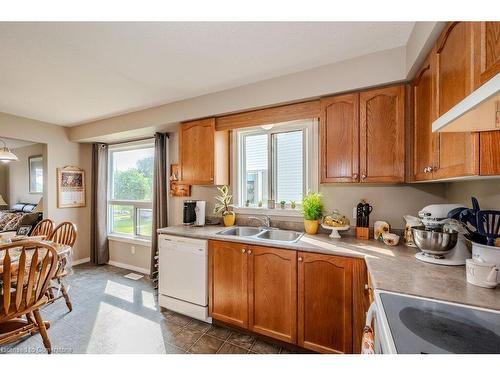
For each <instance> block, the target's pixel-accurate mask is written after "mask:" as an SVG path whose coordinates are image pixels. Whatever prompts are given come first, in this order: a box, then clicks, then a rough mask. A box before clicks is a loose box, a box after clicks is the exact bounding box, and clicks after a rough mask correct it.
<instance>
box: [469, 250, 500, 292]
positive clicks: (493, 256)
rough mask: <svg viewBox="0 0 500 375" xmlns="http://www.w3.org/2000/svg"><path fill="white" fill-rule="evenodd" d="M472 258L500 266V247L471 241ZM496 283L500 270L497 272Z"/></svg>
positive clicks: (498, 280) (499, 281)
mask: <svg viewBox="0 0 500 375" xmlns="http://www.w3.org/2000/svg"><path fill="white" fill-rule="evenodd" d="M472 259H473V260H475V261H477V262H480V263H481V262H485V263H491V264H494V265H495V266H496V267H497V268H500V247H498V246H488V245H483V244H480V243H476V242H472ZM497 283H499V284H500V272H499V273H498V274H497Z"/></svg>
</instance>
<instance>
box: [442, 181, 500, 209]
mask: <svg viewBox="0 0 500 375" xmlns="http://www.w3.org/2000/svg"><path fill="white" fill-rule="evenodd" d="M471 196H474V197H476V198H477V199H478V201H479V206H480V207H481V208H482V209H485V210H500V178H494V179H487V180H471V181H456V182H449V183H448V184H447V186H446V198H447V200H448V202H449V203H458V204H463V205H464V206H466V207H471V200H470V198H471Z"/></svg>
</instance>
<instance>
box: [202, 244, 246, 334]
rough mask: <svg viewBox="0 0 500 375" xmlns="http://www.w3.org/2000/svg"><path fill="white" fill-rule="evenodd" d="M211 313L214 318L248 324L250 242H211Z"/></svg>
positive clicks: (209, 282) (241, 325)
mask: <svg viewBox="0 0 500 375" xmlns="http://www.w3.org/2000/svg"><path fill="white" fill-rule="evenodd" d="M208 251H209V258H208V267H209V272H208V278H209V280H208V284H209V299H208V305H209V312H210V316H211V317H212V318H214V319H217V320H220V321H223V322H226V323H229V324H233V325H235V326H239V327H242V328H247V327H248V280H247V277H248V274H247V263H248V262H247V260H248V256H247V251H248V245H243V244H239V243H233V242H222V241H209V248H208Z"/></svg>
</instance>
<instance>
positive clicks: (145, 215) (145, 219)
mask: <svg viewBox="0 0 500 375" xmlns="http://www.w3.org/2000/svg"><path fill="white" fill-rule="evenodd" d="M152 227H153V210H152V209H150V208H139V209H138V210H137V233H138V234H139V236H145V237H150V236H151V230H152Z"/></svg>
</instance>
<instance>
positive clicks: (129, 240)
mask: <svg viewBox="0 0 500 375" xmlns="http://www.w3.org/2000/svg"><path fill="white" fill-rule="evenodd" d="M108 240H111V241H116V242H124V243H129V244H132V245H139V246H151V240H147V239H144V238H137V237H127V236H120V235H116V234H108Z"/></svg>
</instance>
